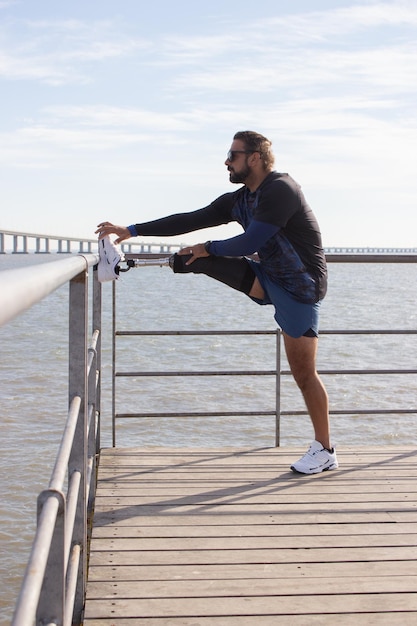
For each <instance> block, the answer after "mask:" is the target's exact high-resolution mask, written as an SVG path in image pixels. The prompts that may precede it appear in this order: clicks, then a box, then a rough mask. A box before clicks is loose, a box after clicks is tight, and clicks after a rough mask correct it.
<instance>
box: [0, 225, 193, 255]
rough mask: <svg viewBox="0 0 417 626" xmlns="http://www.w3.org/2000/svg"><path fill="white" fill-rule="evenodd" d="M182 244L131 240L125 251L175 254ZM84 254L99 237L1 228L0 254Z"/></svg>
mask: <svg viewBox="0 0 417 626" xmlns="http://www.w3.org/2000/svg"><path fill="white" fill-rule="evenodd" d="M184 245H185V244H184ZM181 247H182V246H181V244H178V243H176V244H174V243H160V242H148V241H147V242H140V241H139V242H138V241H129V242H128V243H123V244H122V246H121V248H122V250H123V252H125V253H148V254H152V253H155V254H173V253H174V252H176V251H177V250H179V249H180V248H181ZM52 252H54V253H57V254H72V253H76V254H83V253H88V254H90V253H91V252H97V239H86V238H82V237H66V236H61V235H45V234H37V233H25V232H18V231H13V230H0V254H7V253H11V254H50V253H52Z"/></svg>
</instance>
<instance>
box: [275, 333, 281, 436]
mask: <svg viewBox="0 0 417 626" xmlns="http://www.w3.org/2000/svg"><path fill="white" fill-rule="evenodd" d="M280 440H281V331H280V329H279V328H277V332H276V377H275V446H276V447H278V446H279V445H280Z"/></svg>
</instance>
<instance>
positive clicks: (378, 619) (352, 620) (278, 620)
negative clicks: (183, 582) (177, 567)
mask: <svg viewBox="0 0 417 626" xmlns="http://www.w3.org/2000/svg"><path fill="white" fill-rule="evenodd" d="M416 623H417V612H410V611H408V612H401V613H399V612H398V613H394V612H391V611H390V612H388V613H379V612H372V613H366V614H360V613H344V614H343V615H340V614H338V615H337V626H415V624H416ZM85 624H86V626H167V622H166V619H165V617H143V618H142V617H132V618H122V619H120V618H118V619H117V624H116V622H115V621H114V618H112V617H111V618H109V619H106V618H103V619H102V618H98V619H95V618H92V619H89V620H88V624H87V622H85ZM226 624H227V626H254V618H253V616H249V617H246V616H245V615H239V616H233V615H230V616H229V615H228V616H227V622H225V619H224V618H223V617H218V618H217V617H213V616H211V617H198V618H196V617H194V616H193V617H170V619H169V626H226ZM289 624H291V626H306V624H308V625H309V626H310V625H311V626H316V625H318V626H323V624H325V625H328V626H333V625H334V617H333V616H332V615H329V616H326V615H307V616H306V615H291V621H290V622H289V618H288V615H283V616H282V615H257V616H256V626H289Z"/></svg>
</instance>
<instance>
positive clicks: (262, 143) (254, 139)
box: [233, 130, 275, 170]
mask: <svg viewBox="0 0 417 626" xmlns="http://www.w3.org/2000/svg"><path fill="white" fill-rule="evenodd" d="M233 139H240V141H243V142H244V144H245V148H246V150H251V151H253V152H259V154H260V155H261V160H262V162H263V164H264V167H265V169H267V170H270V169H272V167H273V165H274V161H275V157H274V154H273V152H272V141H269V139H267V138H266V137H264V136H263V135H261V134H260V133H255V132H254V131H253V130H240V131H239V132H237V133H236V134H235V136H234V137H233Z"/></svg>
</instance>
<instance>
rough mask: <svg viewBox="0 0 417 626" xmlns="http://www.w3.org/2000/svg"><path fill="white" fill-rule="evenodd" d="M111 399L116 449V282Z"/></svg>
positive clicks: (113, 302) (113, 290)
mask: <svg viewBox="0 0 417 626" xmlns="http://www.w3.org/2000/svg"><path fill="white" fill-rule="evenodd" d="M111 371H112V385H111V389H112V397H111V413H112V445H113V448H114V447H116V281H115V280H114V281H113V285H112V363H111Z"/></svg>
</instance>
